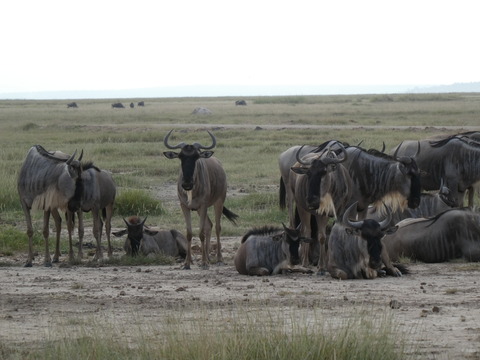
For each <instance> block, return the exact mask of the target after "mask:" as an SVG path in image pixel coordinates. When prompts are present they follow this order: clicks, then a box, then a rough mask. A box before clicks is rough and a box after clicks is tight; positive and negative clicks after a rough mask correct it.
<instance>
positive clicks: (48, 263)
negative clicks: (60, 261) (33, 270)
mask: <svg viewBox="0 0 480 360" xmlns="http://www.w3.org/2000/svg"><path fill="white" fill-rule="evenodd" d="M43 266H45V267H50V268H51V267H52V263H51V262H46V263H45V264H44V265H43Z"/></svg>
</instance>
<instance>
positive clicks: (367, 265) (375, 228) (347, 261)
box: [328, 203, 402, 280]
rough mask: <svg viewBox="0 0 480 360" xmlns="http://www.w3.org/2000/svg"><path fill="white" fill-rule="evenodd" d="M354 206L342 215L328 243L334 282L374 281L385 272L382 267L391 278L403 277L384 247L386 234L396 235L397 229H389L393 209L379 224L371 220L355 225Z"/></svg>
mask: <svg viewBox="0 0 480 360" xmlns="http://www.w3.org/2000/svg"><path fill="white" fill-rule="evenodd" d="M355 207H356V203H353V204H352V205H351V206H350V207H349V208H348V209H347V211H346V212H345V214H344V215H343V220H342V222H337V223H336V224H335V225H334V226H333V228H332V232H331V233H330V238H329V239H328V251H329V258H328V271H329V273H330V275H331V276H332V277H334V278H337V279H341V280H346V279H374V278H376V277H377V276H378V274H379V273H380V272H381V271H382V263H383V265H384V266H385V268H386V272H387V273H388V274H389V275H392V276H401V275H402V273H401V272H400V270H398V269H397V268H396V267H394V266H393V265H392V263H391V261H390V259H389V257H388V253H387V251H386V249H385V248H384V247H383V246H382V238H383V237H384V236H385V234H390V233H393V232H395V231H396V229H397V227H396V226H394V227H389V225H388V224H389V223H390V220H391V212H390V209H388V208H387V216H386V218H385V219H383V220H382V221H380V222H377V221H376V220H372V219H365V220H362V221H352V220H350V217H351V216H352V215H353V214H352V212H353V209H354V208H355Z"/></svg>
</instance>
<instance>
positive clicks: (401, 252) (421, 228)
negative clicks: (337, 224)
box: [383, 209, 480, 263]
mask: <svg viewBox="0 0 480 360" xmlns="http://www.w3.org/2000/svg"><path fill="white" fill-rule="evenodd" d="M397 226H398V231H397V232H396V233H395V234H392V235H387V236H385V238H384V239H383V244H384V246H385V248H386V249H387V252H388V254H389V256H390V258H391V259H392V260H397V259H398V258H399V257H401V256H407V257H410V258H412V259H415V260H419V261H423V262H427V263H437V262H444V261H448V260H452V259H457V258H463V259H465V260H467V261H480V214H478V213H475V212H473V211H470V210H468V209H451V210H447V211H445V212H443V213H441V214H438V215H437V216H435V217H433V218H431V219H406V220H404V221H401V222H400V223H398V224H397Z"/></svg>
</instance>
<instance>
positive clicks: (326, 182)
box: [289, 144, 352, 274]
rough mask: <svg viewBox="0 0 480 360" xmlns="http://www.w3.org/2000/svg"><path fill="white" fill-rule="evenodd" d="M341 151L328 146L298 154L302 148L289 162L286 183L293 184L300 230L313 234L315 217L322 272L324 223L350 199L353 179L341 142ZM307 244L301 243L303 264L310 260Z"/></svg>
mask: <svg viewBox="0 0 480 360" xmlns="http://www.w3.org/2000/svg"><path fill="white" fill-rule="evenodd" d="M337 145H338V146H339V147H340V153H339V154H336V153H335V152H334V151H331V150H328V151H327V152H325V153H320V154H317V153H309V154H307V155H305V156H304V157H302V158H300V156H299V154H300V153H301V150H302V148H300V149H298V151H297V154H296V160H297V163H296V164H295V165H294V166H292V168H291V172H290V179H289V184H290V186H291V187H292V192H293V194H294V200H295V203H296V206H297V213H298V217H299V223H301V224H302V228H301V234H302V236H304V237H307V238H310V237H312V232H311V228H312V227H311V217H312V216H313V217H314V219H313V221H316V226H317V229H318V231H317V239H315V241H316V242H317V244H318V245H319V250H320V252H319V261H318V271H319V273H320V274H323V273H324V272H325V271H326V268H327V249H326V245H327V244H326V240H327V235H326V227H327V223H328V219H329V217H336V216H337V214H339V215H340V216H341V215H342V214H343V212H344V211H345V208H346V205H347V204H348V202H349V201H350V197H351V190H352V189H351V188H352V181H351V179H350V175H349V174H348V171H347V170H346V169H345V167H343V165H342V164H341V163H342V162H344V161H345V160H347V152H346V151H345V148H344V147H343V145H342V144H337ZM309 253H310V246H309V244H302V256H301V258H302V265H303V266H308V264H309V260H310V259H309V257H310V256H309V255H310V254H309Z"/></svg>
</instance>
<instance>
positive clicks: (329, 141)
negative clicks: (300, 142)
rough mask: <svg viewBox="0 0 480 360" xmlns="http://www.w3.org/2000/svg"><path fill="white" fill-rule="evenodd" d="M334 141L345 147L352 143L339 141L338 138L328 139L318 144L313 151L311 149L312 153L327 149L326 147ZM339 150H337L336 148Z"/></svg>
mask: <svg viewBox="0 0 480 360" xmlns="http://www.w3.org/2000/svg"><path fill="white" fill-rule="evenodd" d="M332 141H335V142H336V143H338V144H340V145H343V147H345V148H346V147H349V146H350V145H349V144H348V143H346V142H342V141H338V140H327V141H325V142H323V143H322V144H320V145H318V146H317V147H316V148H315V149H313V150H312V151H310V153H315V154H318V153H321V152H322V151H324V150H326V147H327V145H328V144H330V143H331V142H332ZM336 151H337V150H336ZM338 151H341V150H340V149H338Z"/></svg>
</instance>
